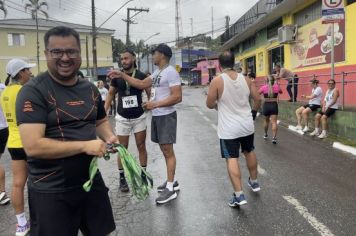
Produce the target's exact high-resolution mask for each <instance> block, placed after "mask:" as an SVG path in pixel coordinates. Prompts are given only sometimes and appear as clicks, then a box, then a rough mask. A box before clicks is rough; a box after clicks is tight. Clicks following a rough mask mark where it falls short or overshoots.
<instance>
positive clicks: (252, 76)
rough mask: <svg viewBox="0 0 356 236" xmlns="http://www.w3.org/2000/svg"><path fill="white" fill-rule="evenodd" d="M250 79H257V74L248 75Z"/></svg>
mask: <svg viewBox="0 0 356 236" xmlns="http://www.w3.org/2000/svg"><path fill="white" fill-rule="evenodd" d="M247 75H248V76H249V77H251V78H254V79H256V74H255V73H253V72H250V73H248V74H247Z"/></svg>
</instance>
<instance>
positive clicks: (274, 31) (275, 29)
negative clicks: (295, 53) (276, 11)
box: [267, 18, 283, 39]
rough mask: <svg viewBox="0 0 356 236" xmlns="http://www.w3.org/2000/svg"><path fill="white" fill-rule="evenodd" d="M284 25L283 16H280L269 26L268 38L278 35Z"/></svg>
mask: <svg viewBox="0 0 356 236" xmlns="http://www.w3.org/2000/svg"><path fill="white" fill-rule="evenodd" d="M282 26H283V22H282V18H279V19H278V20H276V21H275V22H273V23H272V24H270V25H269V26H268V27H267V39H272V38H276V37H278V29H279V28H280V27H282Z"/></svg>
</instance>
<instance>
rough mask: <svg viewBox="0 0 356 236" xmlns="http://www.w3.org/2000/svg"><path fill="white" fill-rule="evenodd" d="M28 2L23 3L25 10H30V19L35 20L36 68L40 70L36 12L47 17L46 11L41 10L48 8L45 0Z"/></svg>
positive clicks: (30, 0)
mask: <svg viewBox="0 0 356 236" xmlns="http://www.w3.org/2000/svg"><path fill="white" fill-rule="evenodd" d="M28 1H29V2H30V3H27V4H26V5H25V11H26V12H28V11H29V12H30V13H31V16H32V19H33V20H35V21H36V43H37V70H38V73H39V72H40V43H39V39H38V38H39V30H38V13H41V14H42V15H44V16H45V17H46V19H48V13H47V12H46V11H45V10H43V8H44V7H46V8H47V10H48V4H47V2H46V1H40V0H28Z"/></svg>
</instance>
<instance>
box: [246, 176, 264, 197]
mask: <svg viewBox="0 0 356 236" xmlns="http://www.w3.org/2000/svg"><path fill="white" fill-rule="evenodd" d="M247 184H248V186H249V187H250V188H251V190H252V191H253V192H255V193H256V192H258V191H260V190H261V187H260V184H259V183H258V182H254V183H252V182H251V179H250V177H248V181H247Z"/></svg>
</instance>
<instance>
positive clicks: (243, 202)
mask: <svg viewBox="0 0 356 236" xmlns="http://www.w3.org/2000/svg"><path fill="white" fill-rule="evenodd" d="M228 204H229V206H230V207H237V206H242V205H245V204H247V201H246V200H243V201H241V202H234V203H233V204H231V203H230V202H229V203H228Z"/></svg>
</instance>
